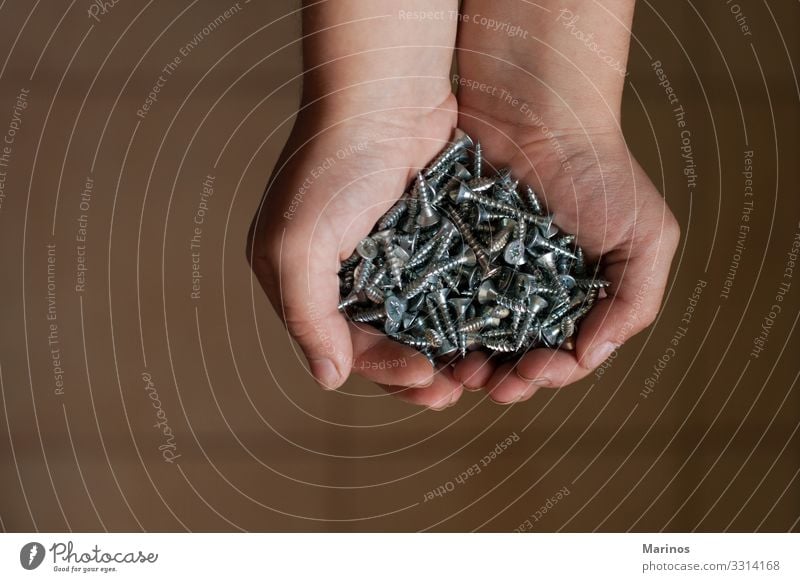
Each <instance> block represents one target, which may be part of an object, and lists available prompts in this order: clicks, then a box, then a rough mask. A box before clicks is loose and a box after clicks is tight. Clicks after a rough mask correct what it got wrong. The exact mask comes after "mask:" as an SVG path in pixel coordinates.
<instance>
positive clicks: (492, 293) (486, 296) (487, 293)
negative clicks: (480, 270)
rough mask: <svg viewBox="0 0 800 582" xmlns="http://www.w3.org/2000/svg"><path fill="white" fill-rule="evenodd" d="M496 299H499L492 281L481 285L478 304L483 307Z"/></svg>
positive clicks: (489, 280)
mask: <svg viewBox="0 0 800 582" xmlns="http://www.w3.org/2000/svg"><path fill="white" fill-rule="evenodd" d="M495 297H497V289H495V287H494V283H493V282H492V280H491V279H486V280H485V281H484V282H483V283H481V286H480V287H478V303H480V304H481V305H483V304H484V303H489V301H493V300H494V298H495Z"/></svg>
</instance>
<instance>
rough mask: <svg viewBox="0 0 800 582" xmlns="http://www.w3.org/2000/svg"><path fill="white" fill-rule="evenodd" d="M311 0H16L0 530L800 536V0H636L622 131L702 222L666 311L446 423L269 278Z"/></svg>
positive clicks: (1, 375)
mask: <svg viewBox="0 0 800 582" xmlns="http://www.w3.org/2000/svg"><path fill="white" fill-rule="evenodd" d="M298 10H299V2H295V1H288V0H273V1H271V2H248V1H245V0H242V1H241V2H238V3H234V2H229V1H227V0H195V1H188V0H185V1H181V2H166V1H158V0H155V1H153V0H151V1H149V2H145V1H144V0H141V1H139V2H132V1H124V2H123V1H120V2H117V3H111V2H106V3H95V2H89V1H88V0H78V1H76V0H72V1H67V0H63V1H51V2H47V3H41V4H40V2H39V1H36V2H24V1H22V0H7V1H5V2H2V3H0V62H1V63H2V64H1V65H0V83H1V84H0V133H2V134H3V135H4V136H5V141H4V143H3V144H0V148H5V149H0V172H2V174H0V237H1V238H0V244H1V245H2V255H0V261H1V262H2V264H0V272H1V273H2V280H3V283H2V286H0V298H1V299H0V322H2V323H0V395H1V398H0V404H1V405H2V414H0V528H2V529H3V530H4V531H28V530H42V531H65V530H75V531H86V530H88V531H92V530H101V531H102V530H111V531H118V530H123V531H139V530H147V531H184V530H200V531H217V530H223V531H238V530H248V531H416V530H433V531H471V530H485V531H514V530H520V529H521V530H528V531H594V530H599V531H627V530H635V531H659V530H665V531H690V530H698V531H721V530H730V531H755V530H758V531H787V530H798V529H800V525H799V522H798V519H800V480H798V472H800V435H798V434H797V429H798V426H800V424H799V422H800V396H798V386H797V378H798V373H800V366H798V356H797V354H798V353H800V352H798V339H797V338H798V334H797V330H796V326H797V323H798V314H799V313H800V301H798V297H799V296H800V271H797V270H796V264H795V263H793V262H792V261H796V257H795V258H792V255H791V254H790V252H791V250H792V241H794V240H798V239H797V237H798V235H799V233H800V224H799V221H800V212H798V210H800V200H799V198H798V195H797V184H798V171H799V166H800V164H798V154H799V153H800V143H798V139H800V138H799V137H798V136H800V132H798V129H799V126H800V123H799V120H798V102H799V101H800V87H799V86H798V78H797V73H796V71H795V69H794V65H795V63H796V62H797V61H798V59H800V52H798V43H799V42H800V38H799V37H798V33H797V30H798V24H799V23H800V7H798V5H797V3H789V2H786V3H767V2H756V1H750V0H741V1H739V2H738V3H735V4H734V3H732V2H708V3H706V2H691V1H680V2H660V3H656V4H653V3H650V2H647V1H640V2H639V3H638V7H637V13H636V18H635V24H634V39H633V40H632V49H631V51H632V52H631V58H630V63H629V72H630V74H629V77H628V81H627V86H626V96H625V104H624V127H625V132H626V135H627V137H628V139H629V143H630V145H631V148H632V150H633V151H634V152H635V153H636V155H637V156H638V158H639V160H640V162H641V163H642V164H643V165H644V167H645V168H646V169H647V170H648V172H649V174H650V176H651V177H652V178H653V180H654V182H655V183H656V184H657V185H658V186H659V187H660V189H661V190H662V192H663V193H664V195H665V197H666V198H667V200H668V202H669V204H670V206H671V208H672V209H673V211H674V212H675V214H676V216H677V217H678V218H679V220H680V222H681V226H682V234H683V236H682V240H681V246H680V248H679V250H678V254H677V256H676V259H675V263H674V265H673V276H672V279H671V282H670V287H669V289H668V295H667V297H666V299H665V304H664V308H663V311H662V312H661V314H660V316H659V318H658V321H657V322H656V323H655V324H654V325H653V326H652V327H651V328H650V329H648V330H647V331H645V332H644V333H642V334H640V335H639V336H637V337H636V338H635V339H634V340H632V341H631V342H630V343H629V344H628V345H626V346H625V347H624V348H623V349H621V350H620V351H619V353H618V354H616V357H615V358H614V359H613V360H611V361H609V362H607V363H606V364H605V365H604V367H603V368H602V369H601V370H599V371H598V372H597V373H596V374H594V375H593V376H590V377H589V378H588V379H586V380H585V381H583V382H581V383H580V384H577V385H575V386H572V387H570V388H568V389H564V390H559V391H546V390H542V391H540V392H539V393H537V394H536V396H535V397H534V398H533V399H532V400H530V401H528V402H526V403H524V404H520V405H514V406H506V407H503V406H497V405H494V404H492V403H491V402H489V401H488V400H487V399H486V398H485V396H484V395H483V394H482V393H480V394H479V393H467V394H465V396H464V397H463V398H462V399H461V401H460V402H459V404H458V405H457V406H456V407H453V408H450V409H448V410H446V411H445V412H440V413H434V412H429V411H422V410H418V409H415V408H413V407H411V406H409V405H406V404H403V403H401V402H398V401H396V400H394V399H392V398H389V397H386V396H385V395H384V394H383V392H382V391H380V390H379V389H378V388H376V387H375V386H372V385H370V384H369V383H366V382H363V381H361V380H360V379H358V378H357V377H354V378H352V379H351V380H350V381H349V382H348V383H347V384H346V385H345V387H344V388H343V389H342V390H341V391H339V392H334V393H329V392H323V391H321V390H320V389H318V388H317V387H316V385H315V384H314V383H313V382H312V381H311V379H310V377H309V376H308V374H307V373H306V371H305V368H304V366H305V362H304V360H303V359H302V356H301V355H300V354H299V353H298V351H297V349H296V347H295V346H294V345H293V344H292V342H291V341H290V339H289V338H288V337H287V335H286V333H285V331H284V329H283V327H282V326H281V324H280V322H279V320H278V319H277V317H276V315H275V313H273V311H272V309H271V307H270V306H269V304H268V302H267V301H266V299H265V298H264V297H263V296H262V293H261V291H260V288H259V287H258V284H257V282H256V281H255V280H254V278H253V277H252V276H251V272H250V270H249V267H248V265H247V263H246V261H245V258H244V246H245V236H246V232H247V227H248V225H249V222H250V219H251V216H252V214H253V212H254V210H255V209H256V206H257V204H258V201H259V199H260V196H261V192H262V189H263V186H264V184H265V183H266V179H267V177H268V175H269V172H270V169H271V167H272V165H273V163H274V162H275V160H276V158H277V155H278V153H279V151H280V149H281V147H282V145H283V142H284V140H285V139H286V137H287V135H288V132H289V130H290V129H291V124H292V119H293V114H294V112H295V109H296V107H297V104H298V96H299V89H300V83H299V77H298V75H299V73H300V72H301V66H300V44H299V35H300V24H299V12H298ZM210 23H215V24H211V25H210ZM176 57H178V60H177V61H176V60H175V59H176ZM654 61H661V66H662V68H663V70H664V72H665V73H666V75H668V77H669V80H670V82H671V85H672V87H673V89H674V91H675V93H676V94H677V96H678V98H679V103H680V105H681V106H683V108H684V110H685V122H686V124H687V126H686V129H688V130H689V131H690V143H691V151H692V156H693V162H694V164H695V167H694V171H695V173H696V178H690V177H688V176H687V175H686V174H685V173H684V169H685V168H686V167H687V158H684V157H682V154H684V153H685V151H682V150H681V147H682V146H683V145H686V144H685V143H683V142H682V136H681V129H680V128H678V126H677V123H676V119H675V115H674V112H673V109H674V107H675V105H674V104H670V102H669V100H668V98H667V95H666V93H665V91H664V87H662V86H659V78H658V77H657V75H656V72H655V71H654V66H653V62H654ZM156 87H158V90H157V92H156V93H154V96H155V99H150V100H149V101H148V94H149V93H151V91H154V89H155V88H156ZM684 137H686V136H684ZM9 140H10V143H9ZM747 152H751V153H747ZM746 171H747V172H751V174H748V175H745V174H743V172H746ZM691 180H696V184H697V185H696V187H694V188H690V187H689V185H688V184H689V182H690V181H691ZM746 180H752V192H753V194H752V196H748V195H746V194H745V187H746V186H747V184H746ZM204 188H205V190H204ZM745 217H746V218H745ZM196 219H200V220H201V224H200V225H198V224H197V223H196ZM742 226H745V227H749V228H747V229H743V228H742ZM196 228H198V229H199V230H195V229H196ZM743 233H744V234H743ZM796 248H797V247H795V249H796ZM791 269H795V270H794V271H792V270H791ZM198 275H200V276H198ZM696 288H699V297H698V298H696V300H695V301H694V304H692V302H690V297H691V296H692V294H693V293H695V289H696ZM778 297H779V298H778ZM690 306H691V307H692V308H693V312H692V313H691V318H690V320H688V323H687V320H686V316H685V315H684V314H685V313H686V312H687V308H688V307H690ZM774 306H778V308H779V311H778V309H776V308H775V307H774ZM682 320H684V321H682ZM682 328H683V329H682ZM765 330H766V331H765ZM673 340H674V341H673ZM754 342H755V343H754ZM759 342H760V343H759ZM671 347H672V348H674V349H673V350H670V349H669V348H671ZM501 442H505V443H506V445H507V446H501V447H499V448H498V444H499V443H501ZM496 449H497V450H499V451H500V452H499V453H496V452H493V451H495V450H496ZM475 465H477V467H478V468H479V469H480V471H479V472H478V471H475V470H474V466H475Z"/></svg>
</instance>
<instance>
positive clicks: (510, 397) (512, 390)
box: [486, 356, 539, 404]
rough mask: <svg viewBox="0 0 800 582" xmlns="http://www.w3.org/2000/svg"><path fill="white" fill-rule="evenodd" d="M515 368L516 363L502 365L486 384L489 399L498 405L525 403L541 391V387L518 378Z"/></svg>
mask: <svg viewBox="0 0 800 582" xmlns="http://www.w3.org/2000/svg"><path fill="white" fill-rule="evenodd" d="M526 357H527V356H526ZM514 368H515V363H514V362H507V363H505V364H501V365H500V366H498V367H497V369H496V370H495V371H494V374H492V377H491V378H489V381H488V382H487V384H486V391H487V392H488V393H489V397H490V398H491V399H492V400H494V401H495V402H497V403H498V404H513V403H516V402H524V401H526V400H528V399H529V398H530V397H531V396H533V395H534V394H535V393H536V391H537V390H538V389H539V385H537V384H535V383H533V382H531V381H529V380H524V379H523V378H521V377H520V376H518V375H517V373H516V371H515V369H514Z"/></svg>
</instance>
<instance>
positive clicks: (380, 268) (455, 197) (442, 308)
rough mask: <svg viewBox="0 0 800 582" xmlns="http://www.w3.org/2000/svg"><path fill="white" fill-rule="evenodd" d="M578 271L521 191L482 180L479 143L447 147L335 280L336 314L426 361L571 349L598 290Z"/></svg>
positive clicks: (528, 192) (577, 251) (578, 255)
mask: <svg viewBox="0 0 800 582" xmlns="http://www.w3.org/2000/svg"><path fill="white" fill-rule="evenodd" d="M593 275H594V271H590V270H589V269H587V266H586V264H585V261H584V255H583V251H582V250H581V248H580V247H578V246H576V245H575V237H574V236H573V235H569V234H561V233H559V230H558V229H557V228H556V227H555V226H554V225H553V217H552V215H548V214H545V212H544V210H543V208H542V205H541V203H540V201H539V198H538V197H537V195H536V194H535V193H534V191H533V189H532V188H531V187H530V186H526V187H524V188H520V187H519V183H518V181H517V180H514V179H513V178H512V176H511V172H510V170H509V169H507V168H504V169H501V170H499V171H498V172H497V173H496V174H495V175H494V176H491V177H489V176H484V175H483V153H482V150H481V146H480V144H479V143H473V141H472V139H470V137H469V136H468V135H467V134H466V133H464V132H463V131H461V130H459V129H456V132H455V136H454V140H453V142H452V144H451V145H449V146H448V147H447V148H446V149H445V150H444V151H442V152H441V153H440V154H439V155H438V156H437V157H436V159H434V160H433V162H431V165H430V166H429V167H428V168H427V169H425V170H424V171H422V172H420V173H419V174H418V176H417V179H416V180H415V181H414V183H413V185H412V186H411V188H410V189H409V191H407V192H406V193H405V194H404V195H403V197H402V198H401V199H400V200H398V202H397V203H396V204H395V205H394V206H393V207H392V208H391V209H390V210H389V211H388V212H387V213H386V214H385V215H384V216H383V218H381V220H380V221H379V222H378V223H377V224H376V226H375V228H374V230H373V232H372V234H371V235H370V236H368V237H367V238H365V239H363V240H362V241H361V242H360V243H359V244H358V246H357V247H356V250H355V252H354V253H353V255H352V256H351V257H350V258H348V259H346V260H345V261H344V262H343V263H342V265H341V270H340V271H339V280H340V290H341V294H342V297H343V299H342V301H341V303H340V305H339V309H340V310H341V311H344V312H345V313H346V314H347V315H348V316H349V318H350V319H351V320H352V321H355V322H362V323H371V324H373V325H375V326H376V327H378V328H380V329H382V330H383V331H384V332H385V333H386V334H387V335H389V336H390V337H392V338H394V339H395V340H397V341H399V342H402V343H404V344H407V345H409V346H412V347H414V348H416V349H418V350H419V351H421V352H423V353H424V354H426V355H427V356H428V358H430V359H431V360H433V358H438V357H441V356H454V355H459V354H460V355H461V356H462V357H463V356H464V355H466V353H467V352H468V351H471V350H475V349H483V350H487V351H489V352H501V353H507V354H520V353H522V352H525V351H527V350H529V349H531V348H533V347H536V346H546V347H551V348H561V349H568V350H571V349H574V342H573V336H574V334H575V331H576V326H577V324H578V321H579V320H580V319H581V318H582V317H584V316H585V315H586V314H587V313H588V312H589V310H590V309H591V307H592V305H593V304H594V303H595V301H596V300H597V298H598V295H599V293H600V292H601V289H603V288H604V287H607V286H608V285H609V283H608V282H607V281H603V280H601V279H598V278H595V277H594V276H593Z"/></svg>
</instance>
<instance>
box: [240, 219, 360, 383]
mask: <svg viewBox="0 0 800 582" xmlns="http://www.w3.org/2000/svg"><path fill="white" fill-rule="evenodd" d="M254 236H255V237H256V239H255V241H254V244H253V255H252V258H251V262H252V265H253V270H254V271H255V273H256V275H257V276H258V280H259V282H260V283H261V286H262V287H263V288H264V291H265V292H266V294H267V295H268V296H269V299H270V301H271V302H272V304H273V305H274V306H275V309H276V310H277V311H278V315H280V316H281V318H282V319H283V321H284V322H285V324H286V327H287V329H288V330H289V333H290V334H291V335H292V337H293V338H294V339H295V340H296V341H297V343H298V344H299V345H300V348H301V349H302V350H303V353H304V354H305V356H306V359H307V360H308V365H309V368H310V369H311V374H312V375H313V376H314V379H315V380H316V381H317V382H318V383H319V384H320V385H322V386H323V387H324V388H327V389H334V388H338V387H339V386H341V385H342V384H343V383H344V381H345V380H346V379H347V377H348V376H349V374H350V368H351V366H352V361H353V354H352V347H351V343H350V330H349V329H348V326H347V321H346V320H345V318H344V317H342V315H341V314H340V313H339V311H338V308H337V305H338V304H337V298H338V297H339V280H338V277H337V274H336V265H337V262H338V261H337V257H336V246H335V245H330V244H326V241H311V240H310V239H309V237H307V236H305V237H304V236H303V233H302V232H299V233H298V230H292V229H287V230H286V231H285V236H284V237H283V238H281V239H279V240H280V243H279V244H278V245H275V246H273V245H265V244H263V241H259V240H258V237H259V236H260V233H259V232H256V234H255V235H254ZM275 238H277V237H275ZM276 247H277V248H276ZM298 257H304V258H303V259H302V260H298Z"/></svg>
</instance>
